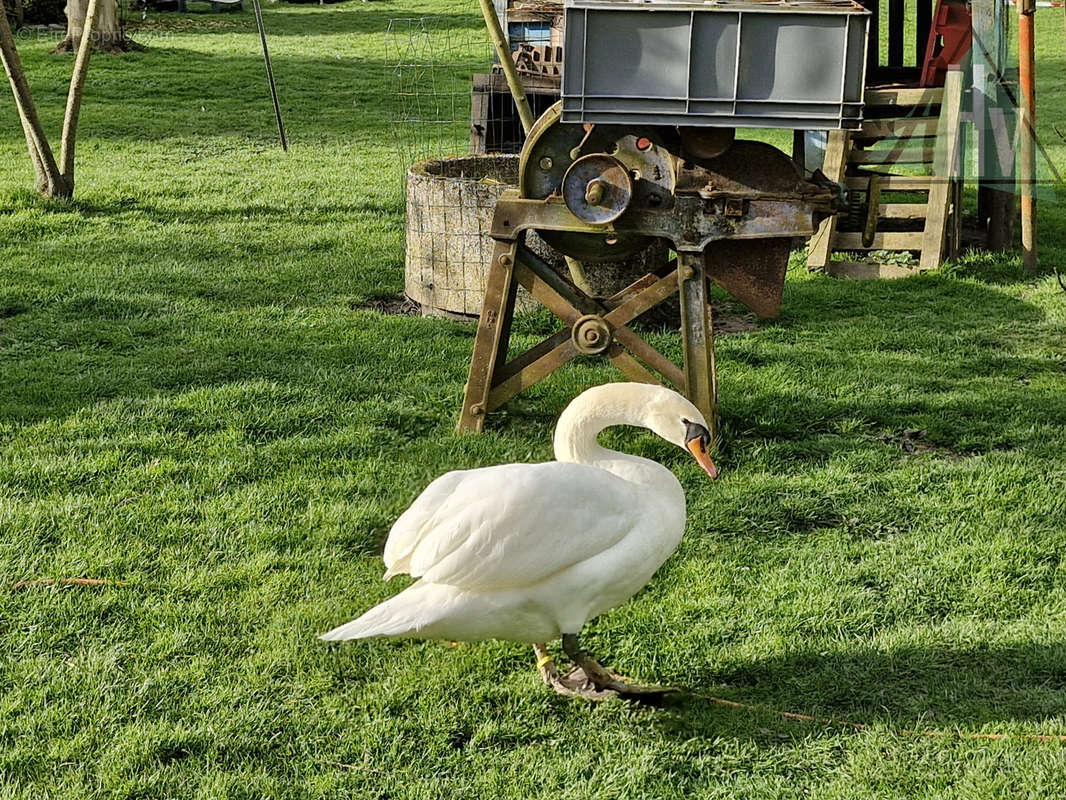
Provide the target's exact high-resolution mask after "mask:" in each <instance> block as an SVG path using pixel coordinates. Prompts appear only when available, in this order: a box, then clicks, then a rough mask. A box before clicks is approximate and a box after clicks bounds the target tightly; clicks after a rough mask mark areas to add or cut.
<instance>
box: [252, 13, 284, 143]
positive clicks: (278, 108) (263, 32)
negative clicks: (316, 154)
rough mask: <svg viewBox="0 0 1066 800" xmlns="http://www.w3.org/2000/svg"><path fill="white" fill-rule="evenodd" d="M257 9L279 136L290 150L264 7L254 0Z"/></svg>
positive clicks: (256, 20) (264, 59)
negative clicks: (276, 83)
mask: <svg viewBox="0 0 1066 800" xmlns="http://www.w3.org/2000/svg"><path fill="white" fill-rule="evenodd" d="M252 8H253V9H255V24H256V25H257V26H258V28H259V40H260V41H261V42H262V43H263V61H264V62H266V70H267V82H268V83H269V84H270V99H271V100H273V101H274V117H275V118H276V119H277V121H278V136H280V137H281V149H282V150H284V151H286V152H288V150H289V143H288V141H286V139H285V125H284V123H283V122H282V121H281V105H279V104H278V87H277V86H275V85H274V70H273V69H271V67H270V51H269V50H267V35H266V29H265V28H264V27H263V9H262V8H260V7H259V0H252Z"/></svg>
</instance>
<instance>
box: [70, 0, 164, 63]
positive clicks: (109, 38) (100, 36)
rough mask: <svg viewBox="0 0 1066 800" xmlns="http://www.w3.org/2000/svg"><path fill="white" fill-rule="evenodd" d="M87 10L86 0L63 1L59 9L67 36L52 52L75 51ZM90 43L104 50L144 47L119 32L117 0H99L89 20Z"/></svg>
mask: <svg viewBox="0 0 1066 800" xmlns="http://www.w3.org/2000/svg"><path fill="white" fill-rule="evenodd" d="M88 10H89V0H67V5H66V8H64V9H63V11H64V12H65V13H66V15H67V36H66V38H65V39H63V41H62V42H60V43H59V45H58V46H57V47H56V49H55V50H53V51H52V52H53V53H73V52H76V51H77V50H78V47H79V45H80V44H81V33H82V30H84V28H85V16H86V14H87V13H88ZM92 43H93V46H94V47H95V48H96V49H97V50H102V51H104V52H105V53H121V52H123V51H125V50H143V49H144V48H143V47H142V46H141V45H139V44H137V43H136V42H134V41H133V40H132V39H127V38H126V35H125V34H124V33H123V32H122V28H121V27H120V26H119V24H118V3H116V2H115V0H100V3H99V5H98V7H97V9H96V20H95V22H94V23H93V31H92Z"/></svg>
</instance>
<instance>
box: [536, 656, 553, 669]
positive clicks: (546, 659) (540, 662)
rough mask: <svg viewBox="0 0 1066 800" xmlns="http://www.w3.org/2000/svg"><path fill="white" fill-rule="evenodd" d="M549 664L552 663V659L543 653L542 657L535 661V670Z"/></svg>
mask: <svg viewBox="0 0 1066 800" xmlns="http://www.w3.org/2000/svg"><path fill="white" fill-rule="evenodd" d="M550 663H552V657H551V656H550V655H548V654H547V653H545V654H544V655H542V656H541V657H540V658H538V659H537V669H540V668H541V667H543V666H544V665H545V664H550Z"/></svg>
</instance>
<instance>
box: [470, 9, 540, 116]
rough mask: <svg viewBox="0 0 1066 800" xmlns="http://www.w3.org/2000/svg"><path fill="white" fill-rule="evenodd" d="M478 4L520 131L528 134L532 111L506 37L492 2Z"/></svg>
mask: <svg viewBox="0 0 1066 800" xmlns="http://www.w3.org/2000/svg"><path fill="white" fill-rule="evenodd" d="M480 3H481V15H482V16H483V17H484V18H485V27H486V28H487V29H488V31H489V38H490V39H492V46H493V47H495V48H496V57H497V58H498V59H499V60H500V69H502V70H503V74H504V77H505V78H507V86H508V88H510V90H511V97H513V98H514V104H515V108H517V109H518V118H519V119H520V120H522V130H524V131H525V132H526V133H527V134H528V133H529V129H530V128H532V127H533V122H534V120H533V110H532V109H531V108H530V107H529V100H527V99H526V90H525V89H523V88H522V79H521V78H519V77H518V69H517V68H516V67H515V65H514V59H512V58H511V50H510V48H508V46H507V36H506V35H505V34H504V32H503V27H502V26H501V25H500V18H499V17H498V16H496V8H495V7H494V6H493V4H492V0H480Z"/></svg>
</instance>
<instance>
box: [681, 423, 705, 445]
mask: <svg viewBox="0 0 1066 800" xmlns="http://www.w3.org/2000/svg"><path fill="white" fill-rule="evenodd" d="M681 421H682V422H683V423H684V424H685V444H688V443H689V442H691V441H693V440H694V439H699V440H700V442H701V443H702V444H703V447H704V449H706V448H707V447H709V446H710V444H711V433H710V431H708V430H707V429H706V428H705V427H703V426H702V425H700V424H699V423H698V422H693V421H692V420H688V419H682V420H681Z"/></svg>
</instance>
